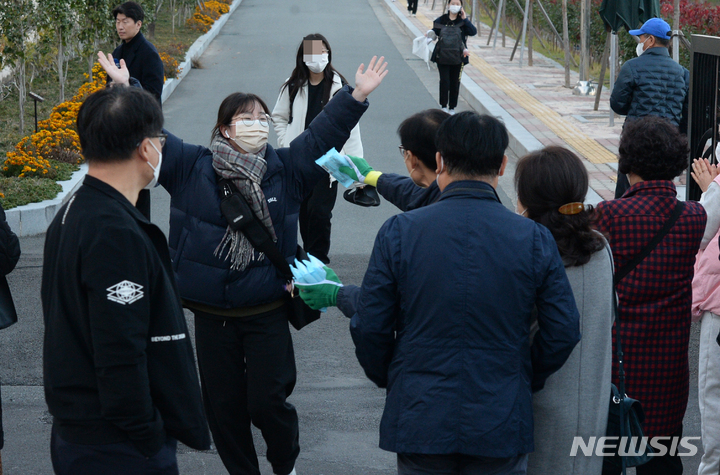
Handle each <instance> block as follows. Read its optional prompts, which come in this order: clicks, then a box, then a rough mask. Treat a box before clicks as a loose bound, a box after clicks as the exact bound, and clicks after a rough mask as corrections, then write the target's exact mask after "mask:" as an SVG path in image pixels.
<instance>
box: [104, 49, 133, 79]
mask: <svg viewBox="0 0 720 475" xmlns="http://www.w3.org/2000/svg"><path fill="white" fill-rule="evenodd" d="M98 63H100V66H102V67H103V69H104V70H105V72H107V75H108V76H109V77H110V79H112V80H113V84H118V85H124V86H127V85H129V84H130V71H128V68H127V65H126V64H125V60H124V59H121V60H120V67H119V68H118V67H117V66H116V65H115V60H114V59H113V56H112V54H110V53H108V54H107V56H105V53H103V52H102V51H98Z"/></svg>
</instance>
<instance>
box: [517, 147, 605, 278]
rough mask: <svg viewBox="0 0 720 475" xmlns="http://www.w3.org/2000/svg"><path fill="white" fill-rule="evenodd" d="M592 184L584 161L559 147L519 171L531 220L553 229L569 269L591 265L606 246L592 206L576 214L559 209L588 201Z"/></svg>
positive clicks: (534, 156) (523, 162)
mask: <svg viewBox="0 0 720 475" xmlns="http://www.w3.org/2000/svg"><path fill="white" fill-rule="evenodd" d="M588 182H589V178H588V173H587V170H586V169H585V165H583V163H582V160H580V159H579V158H578V156H577V155H575V154H574V153H572V152H571V151H570V150H568V149H566V148H563V147H558V146H550V147H545V148H543V149H542V150H538V151H536V152H532V153H530V154H528V155H525V156H524V157H523V158H521V159H520V161H518V164H517V169H516V170H515V189H516V190H517V194H518V201H520V202H521V203H522V205H523V206H524V207H525V208H526V209H527V217H528V218H530V219H532V220H533V221H536V222H538V223H540V224H542V225H544V226H545V227H546V228H548V229H549V230H550V232H551V233H552V235H553V237H554V238H555V242H556V243H557V247H558V251H559V252H560V256H561V257H562V258H563V260H564V262H565V265H567V266H568V267H572V266H581V265H583V264H587V262H588V261H589V260H590V257H591V256H592V255H593V254H594V253H595V252H597V251H599V250H601V249H603V247H604V246H605V242H604V240H603V238H602V237H601V235H600V234H599V233H597V232H595V231H593V229H592V224H593V221H594V218H595V214H594V210H593V209H592V207H590V206H588V207H586V208H585V210H584V211H581V212H580V213H578V214H572V215H566V214H561V213H560V211H559V210H558V209H559V208H560V207H561V206H562V205H564V204H568V203H576V202H579V203H582V202H583V201H585V196H586V195H587V191H588Z"/></svg>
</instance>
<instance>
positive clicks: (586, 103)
mask: <svg viewBox="0 0 720 475" xmlns="http://www.w3.org/2000/svg"><path fill="white" fill-rule="evenodd" d="M385 1H386V2H387V3H388V6H389V8H390V10H391V11H393V12H394V13H395V14H396V15H398V17H399V20H400V21H401V24H404V25H405V27H406V29H407V30H409V31H408V32H409V33H411V34H424V32H425V31H427V30H428V29H430V28H432V22H433V20H434V19H435V18H437V17H439V16H440V15H441V14H442V10H441V9H442V2H440V1H438V2H436V6H435V9H434V10H433V9H431V6H432V3H431V2H429V1H428V2H423V1H421V2H420V5H419V6H418V12H417V16H416V17H411V16H410V14H409V12H408V11H407V9H406V8H405V7H406V4H405V2H404V1H402V0H400V1H397V2H395V1H394V0H385ZM489 33H490V27H489V26H488V25H484V24H481V25H480V28H479V34H478V35H477V36H474V37H470V38H468V49H469V50H470V64H469V65H467V66H466V67H465V68H464V75H463V76H464V79H463V86H464V87H463V89H462V94H463V96H465V98H466V99H467V100H468V101H470V102H472V98H469V97H467V96H468V95H478V94H476V93H475V92H474V91H473V90H470V88H468V87H467V83H468V81H467V79H470V80H472V82H474V83H475V84H476V85H477V86H479V88H480V89H481V90H482V92H483V93H484V94H482V96H483V99H484V100H486V101H487V99H488V98H489V99H490V101H491V102H494V103H496V104H497V105H499V106H500V107H501V108H502V109H504V110H505V112H507V113H508V114H509V115H510V116H511V117H512V118H513V119H515V120H516V121H517V123H518V125H519V126H520V127H521V128H522V129H524V130H525V131H526V133H525V134H524V137H522V138H519V139H518V141H519V142H520V144H519V145H520V147H519V148H520V149H519V150H515V152H516V153H518V154H519V155H522V154H523V153H526V151H531V150H535V149H537V148H539V147H540V146H545V145H551V144H557V145H562V146H566V147H569V148H571V149H572V150H574V151H575V152H576V153H577V154H578V155H579V156H580V157H581V158H582V159H583V161H584V162H585V165H586V167H587V170H588V172H589V175H590V188H591V191H590V193H589V194H588V200H587V201H588V202H590V203H596V202H598V201H600V200H602V199H612V198H613V197H614V192H615V182H616V174H617V151H618V142H619V136H620V132H621V130H622V125H623V122H624V118H623V117H618V116H615V121H614V125H613V126H610V125H609V114H610V105H609V97H610V93H609V91H608V89H607V88H604V89H603V91H602V95H601V100H600V105H599V110H597V111H595V110H594V105H595V96H576V95H573V94H572V89H568V88H565V87H564V84H565V70H564V68H563V67H562V66H561V65H559V64H558V63H557V62H555V61H553V60H551V59H548V58H546V57H545V56H543V55H541V54H539V53H537V52H533V66H528V64H527V56H528V55H527V49H526V50H525V53H524V58H523V64H522V67H521V66H520V63H519V60H518V58H519V53H520V49H519V47H518V51H517V52H516V54H515V57H514V59H513V61H510V55H511V53H512V49H513V45H514V43H515V40H514V38H512V37H510V36H507V37H506V41H505V46H502V36H499V37H498V39H497V42H496V45H495V46H494V47H493V43H494V42H495V41H494V36H493V39H492V40H491V41H490V42H489V43H490V44H489V45H488V35H489ZM570 78H571V85H572V86H574V85H575V84H576V82H577V81H578V79H579V77H578V74H577V73H574V72H573V73H571V76H570ZM481 102H482V99H481ZM476 108H478V107H476ZM490 113H492V112H490ZM506 123H507V119H506ZM509 129H510V127H509ZM512 133H513V131H512V130H511V135H512ZM523 148H524V149H525V151H523ZM676 185H678V194H679V195H680V196H681V197H683V198H684V195H685V190H684V177H682V178H680V179H678V180H676Z"/></svg>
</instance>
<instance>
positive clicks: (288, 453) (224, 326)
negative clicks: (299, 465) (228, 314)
mask: <svg viewBox="0 0 720 475" xmlns="http://www.w3.org/2000/svg"><path fill="white" fill-rule="evenodd" d="M193 312H194V313H195V339H196V347H197V356H198V364H199V367H200V381H201V383H202V392H203V402H204V404H205V412H206V413H207V418H208V423H209V425H210V431H211V432H212V436H213V440H214V442H215V446H216V447H217V451H218V454H220V458H221V459H222V461H223V464H224V465H225V468H226V469H227V471H228V472H229V473H230V475H260V469H259V466H258V459H257V454H256V452H255V445H254V443H253V438H252V432H251V429H250V424H251V423H252V424H253V425H254V426H255V427H257V428H258V429H260V431H261V432H262V436H263V438H264V439H265V443H266V444H267V459H268V462H270V464H271V465H272V467H273V472H275V473H277V474H279V475H287V474H288V473H290V472H291V471H292V470H293V467H294V466H295V460H296V459H297V457H298V454H299V453H300V445H299V442H298V417H297V412H296V411H295V408H294V407H293V406H292V405H291V404H289V403H288V402H287V401H286V398H287V397H288V396H290V394H291V393H292V391H293V388H294V387H295V378H296V372H295V353H294V351H293V344H292V338H291V336H290V329H289V327H288V318H287V307H285V306H283V307H281V308H279V309H276V310H272V311H270V312H265V313H262V314H259V315H254V316H252V317H238V318H227V319H224V320H223V319H221V318H222V317H217V316H213V315H210V314H207V313H204V312H200V311H197V310H193Z"/></svg>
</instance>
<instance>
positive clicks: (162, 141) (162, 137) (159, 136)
mask: <svg viewBox="0 0 720 475" xmlns="http://www.w3.org/2000/svg"><path fill="white" fill-rule="evenodd" d="M147 138H149V139H158V140H160V148H163V147H164V146H165V142H167V134H157V135H150V136H148V137H147ZM143 140H145V139H143ZM140 144H142V140H141V141H139V142H138V143H137V145H135V148H138V147H139V146H140Z"/></svg>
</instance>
